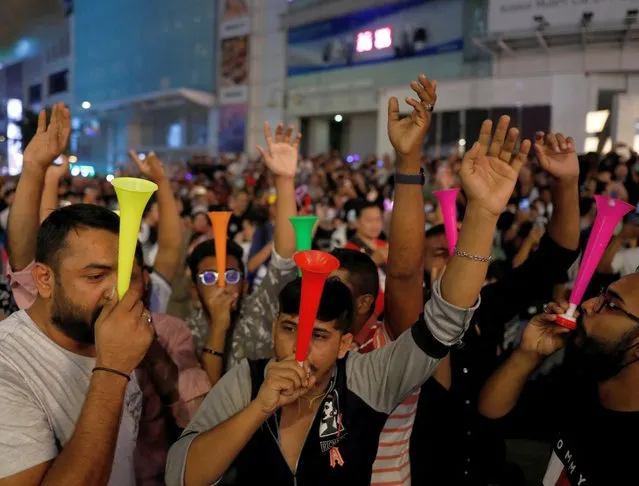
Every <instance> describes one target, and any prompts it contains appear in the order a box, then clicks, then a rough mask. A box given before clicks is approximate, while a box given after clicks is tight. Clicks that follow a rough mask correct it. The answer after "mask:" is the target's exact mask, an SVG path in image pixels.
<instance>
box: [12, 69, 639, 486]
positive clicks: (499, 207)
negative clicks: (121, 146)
mask: <svg viewBox="0 0 639 486" xmlns="http://www.w3.org/2000/svg"><path fill="white" fill-rule="evenodd" d="M410 86H411V89H412V90H413V92H414V97H413V98H407V100H406V102H407V103H408V105H409V106H410V107H411V109H412V111H411V113H410V114H409V115H408V116H405V117H402V116H400V110H399V102H398V100H396V99H394V98H393V99H391V100H390V102H389V123H388V136H389V138H390V141H391V142H392V144H393V147H394V148H395V154H393V156H390V155H385V156H383V157H382V158H381V159H378V158H377V157H374V156H367V157H362V158H361V160H353V159H352V158H348V159H347V160H345V159H344V158H342V156H341V155H340V154H339V153H337V152H329V153H326V154H321V155H312V156H308V157H300V154H299V145H300V140H301V137H302V134H299V133H298V134H296V133H294V130H293V128H292V127H291V128H286V127H285V126H284V125H283V124H279V125H278V126H277V127H275V129H274V130H273V129H272V128H271V127H270V126H269V124H268V123H265V126H264V134H265V142H266V143H265V146H264V147H258V149H259V152H260V154H261V156H260V157H259V158H257V159H250V158H248V157H245V156H238V157H236V158H227V157H221V158H220V160H219V161H218V162H219V163H218V164H217V165H206V166H202V165H188V164H185V165H179V166H178V165H176V166H165V165H164V164H163V163H162V161H161V160H160V158H159V157H158V156H157V155H156V154H154V153H149V154H139V153H137V151H133V150H132V151H131V154H130V155H131V162H130V164H128V165H126V166H123V167H122V169H121V170H120V172H119V174H118V175H122V176H135V177H144V178H147V179H149V180H151V181H152V182H154V183H156V184H157V186H158V190H157V192H156V194H155V195H154V196H153V197H152V199H151V200H150V202H149V203H148V205H147V207H146V209H145V211H144V214H143V217H142V222H141V225H140V232H139V241H138V246H137V248H136V252H135V262H134V266H133V272H132V277H131V285H130V289H129V291H128V292H127V293H126V294H125V295H124V296H123V297H122V299H118V296H117V292H116V290H115V286H116V280H117V272H118V233H119V216H118V213H117V211H118V209H119V208H118V201H117V198H116V195H115V191H114V189H113V186H112V185H111V183H110V181H107V180H106V179H101V178H83V177H71V176H70V174H69V161H68V159H67V158H66V157H64V156H63V155H61V154H63V152H64V150H65V147H66V145H67V141H68V137H69V133H70V129H71V127H70V115H69V111H68V109H67V108H66V107H64V106H63V105H61V104H58V105H56V106H54V107H53V110H52V113H51V116H50V120H47V118H46V114H45V113H44V112H43V113H41V114H40V118H39V122H38V131H37V133H36V135H35V137H34V138H33V140H32V141H31V143H30V144H29V145H28V146H27V147H26V149H25V151H24V166H23V170H22V173H21V175H20V176H19V177H17V178H5V179H4V180H3V181H2V184H1V189H0V197H1V198H2V205H3V207H2V208H0V209H1V212H0V228H1V229H2V253H3V259H2V261H3V268H2V272H1V275H2V276H1V278H0V305H1V308H0V312H1V313H2V316H0V317H1V318H2V319H3V320H2V321H1V322H0V457H1V459H0V486H5V485H6V486H9V485H10V486H14V485H20V486H23V485H26V486H29V485H40V484H46V485H65V486H66V485H106V484H109V485H113V486H116V485H117V486H127V485H135V484H137V485H142V486H145V485H148V486H153V485H160V484H168V485H169V486H173V485H187V486H191V485H208V484H228V485H233V484H237V485H256V484H268V485H271V484H272V485H278V486H279V485H300V486H301V485H314V484H328V483H329V482H332V483H333V484H340V485H341V484H344V485H359V484H361V485H364V484H367V485H368V484H371V485H379V486H381V485H409V484H415V485H422V484H427V485H479V486H489V485H497V486H511V485H512V486H519V485H522V486H523V485H528V484H539V483H540V482H542V484H543V485H544V486H558V485H560V486H565V485H572V486H577V485H585V486H588V485H606V486H607V485H622V484H628V485H630V484H634V483H635V482H636V473H635V472H634V463H633V458H634V457H635V456H636V455H637V453H639V448H638V447H637V445H636V440H634V438H633V433H634V432H635V431H637V430H639V387H637V386H636V385H637V382H638V380H639V362H638V361H639V273H637V268H638V267H639V246H637V242H638V238H639V210H638V211H637V212H634V213H631V214H630V215H628V216H627V217H626V218H625V219H624V221H623V222H622V223H620V224H619V226H618V227H617V229H616V230H615V234H614V236H613V238H612V240H611V242H610V243H609V245H608V246H607V248H606V250H605V252H604V255H603V257H602V259H601V261H600V262H599V266H598V268H597V271H596V273H595V276H594V277H593V279H592V281H591V283H590V285H589V287H588V289H587V291H586V295H585V297H584V303H583V304H582V306H581V307H580V310H579V312H580V314H579V317H578V319H577V324H578V325H577V329H576V330H575V331H569V330H568V329H566V328H564V327H562V326H559V325H557V324H556V322H555V319H556V316H557V315H559V314H562V313H563V312H564V311H565V310H566V308H567V307H566V301H567V300H568V296H569V295H570V290H571V287H572V284H573V282H574V279H575V276H576V272H577V269H578V267H579V264H580V259H581V256H580V255H581V254H582V252H583V250H584V248H585V245H586V243H587V241H588V238H589V236H590V232H591V230H592V227H593V223H594V220H595V215H596V205H595V200H594V196H595V195H599V194H606V195H608V196H610V197H612V198H616V199H621V200H624V201H627V202H629V203H631V204H633V205H637V203H638V202H639V156H638V155H637V154H636V153H634V152H633V151H632V150H630V149H629V148H628V147H626V146H624V145H618V146H616V147H615V148H614V151H613V152H611V153H609V154H606V155H604V156H600V155H599V154H586V155H583V156H578V155H577V152H576V147H575V146H574V142H573V140H572V139H571V138H570V137H565V136H564V135H562V134H561V133H543V132H538V133H537V135H536V137H535V139H534V140H519V131H518V129H517V128H516V127H511V126H510V125H511V123H510V119H509V118H508V117H507V116H502V117H501V118H500V119H499V120H498V121H497V122H496V123H493V122H491V121H490V120H486V121H485V122H484V123H483V125H482V127H481V130H480V133H479V134H476V137H475V138H476V140H477V142H475V143H474V144H473V145H472V147H469V148H468V150H464V148H463V147H460V149H459V150H457V151H456V152H455V153H452V154H450V156H448V157H446V158H442V159H438V160H431V159H429V158H427V157H426V156H424V155H423V153H422V151H423V146H424V140H425V137H426V136H427V134H428V130H429V128H430V121H431V115H432V111H433V109H436V101H437V95H436V89H437V83H436V82H435V81H431V80H429V79H427V78H426V77H425V76H423V75H420V76H419V77H418V79H417V80H415V81H412V82H411V83H410ZM562 128H563V127H562ZM565 128H566V130H570V129H572V127H565ZM60 160H61V161H62V162H61V163H59V162H57V161H60ZM451 188H460V189H461V191H460V192H459V194H458V196H457V201H456V206H457V215H458V231H459V234H458V239H457V243H456V245H455V246H454V247H453V248H449V243H448V239H447V237H446V231H445V227H444V224H443V214H442V208H441V207H440V205H439V204H438V200H437V198H436V196H435V194H434V193H435V191H438V190H444V189H451ZM219 210H228V211H231V212H232V216H231V220H230V222H229V226H228V235H227V241H226V270H225V272H224V275H223V278H224V280H225V282H226V286H224V287H220V286H218V285H217V283H218V280H219V279H220V278H221V277H222V276H221V275H219V274H218V268H217V257H218V256H219V255H217V250H216V244H215V241H214V234H213V230H212V226H211V221H210V219H209V215H208V213H209V212H211V211H219ZM296 215H316V216H317V223H316V225H315V228H314V230H313V247H314V248H315V249H318V250H321V251H324V252H330V253H331V254H332V255H333V256H335V257H336V258H337V259H338V260H339V262H340V268H339V269H338V270H336V271H334V272H333V273H332V274H331V275H330V276H329V279H328V280H327V283H326V285H325V287H324V291H323V293H322V296H321V300H320V304H319V310H318V314H317V319H316V321H315V324H314V328H313V334H312V337H311V344H310V347H309V353H308V356H307V359H306V361H304V363H303V365H302V366H300V364H299V363H298V362H297V361H296V360H295V359H294V354H295V349H296V334H297V326H298V319H299V314H300V296H301V291H302V286H301V279H300V278H299V276H298V269H297V267H296V265H295V263H294V261H293V255H294V254H295V252H296V243H295V242H296V239H295V232H294V228H293V226H292V224H291V223H290V222H289V218H291V217H293V216H296ZM223 246H224V245H222V247H223ZM218 247H219V245H218Z"/></svg>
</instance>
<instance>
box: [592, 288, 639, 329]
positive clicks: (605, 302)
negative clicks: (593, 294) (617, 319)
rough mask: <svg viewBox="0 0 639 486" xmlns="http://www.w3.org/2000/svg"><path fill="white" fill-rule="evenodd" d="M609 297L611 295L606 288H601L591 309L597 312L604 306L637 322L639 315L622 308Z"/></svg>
mask: <svg viewBox="0 0 639 486" xmlns="http://www.w3.org/2000/svg"><path fill="white" fill-rule="evenodd" d="M610 299H611V297H610V296H609V295H608V291H607V289H601V293H600V294H599V297H597V300H596V301H595V305H594V306H593V308H592V310H593V311H594V312H595V313H597V314H598V313H599V312H601V311H602V310H603V309H604V307H605V308H606V309H608V310H609V311H611V312H619V313H620V314H623V315H624V316H626V317H627V318H628V319H630V320H632V321H634V322H636V323H638V324H639V317H637V316H635V315H634V314H631V313H630V312H628V311H626V310H624V309H622V308H621V307H620V306H618V305H617V304H615V303H614V302H612V301H611V300H610Z"/></svg>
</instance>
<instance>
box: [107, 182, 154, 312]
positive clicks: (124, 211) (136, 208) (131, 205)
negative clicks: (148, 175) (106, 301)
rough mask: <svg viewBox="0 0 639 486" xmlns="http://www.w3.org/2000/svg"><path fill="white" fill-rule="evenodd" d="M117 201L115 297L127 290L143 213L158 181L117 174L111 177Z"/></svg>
mask: <svg viewBox="0 0 639 486" xmlns="http://www.w3.org/2000/svg"><path fill="white" fill-rule="evenodd" d="M111 184H113V188H114V189H115V194H116V195H117V196H118V203H119V204H120V240H119V249H118V297H119V298H120V300H121V299H122V297H123V296H124V294H126V291H127V290H129V285H130V284H131V272H132V271H133V260H134V258H135V247H136V245H137V244H138V233H139V232H140V222H141V221H142V213H143V212H144V208H145V207H146V205H147V203H148V202H149V199H151V195H152V194H153V193H154V192H155V191H157V190H158V186H157V184H155V183H153V182H150V181H147V180H145V179H136V178H135V177H117V178H115V179H113V181H111Z"/></svg>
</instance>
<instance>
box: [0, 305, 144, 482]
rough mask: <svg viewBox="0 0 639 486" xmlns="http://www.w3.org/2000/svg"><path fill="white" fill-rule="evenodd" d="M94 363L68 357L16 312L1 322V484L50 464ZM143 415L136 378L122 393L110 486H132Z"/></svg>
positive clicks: (78, 408) (71, 427) (67, 437)
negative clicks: (26, 471) (134, 455)
mask: <svg viewBox="0 0 639 486" xmlns="http://www.w3.org/2000/svg"><path fill="white" fill-rule="evenodd" d="M94 366H95V358H87V357H85V356H80V355H77V354H73V353H70V352H69V351H66V350H65V349H63V348H61V347H60V346H58V345H57V344H55V343H54V342H53V341H51V340H50V339H49V338H48V337H47V336H45V335H44V333H42V331H41V330H40V329H39V328H38V326H37V325H36V324H35V323H34V322H33V321H32V320H31V318H30V317H29V316H28V315H27V313H26V311H19V312H16V313H14V314H12V315H11V316H9V317H8V318H7V319H5V320H4V321H2V322H0V478H3V477H7V476H12V475H14V474H16V473H19V472H21V471H24V470H26V469H30V468H32V467H34V466H37V465H38V464H41V463H43V462H46V461H50V460H51V459H53V458H55V457H56V456H57V455H58V453H59V449H58V447H59V446H61V447H62V448H64V446H65V444H67V443H68V442H69V440H70V439H71V437H72V435H73V431H74V430H75V424H76V422H77V420H78V418H79V416H80V411H81V409H82V405H83V403H84V399H85V397H86V394H87V392H88V389H89V380H90V379H91V370H92V369H93V367H94ZM141 413H142V391H141V390H140V387H139V386H138V383H137V380H136V379H135V373H134V374H133V376H132V377H131V381H130V382H129V385H128V386H127V389H126V396H125V399H124V406H123V411H122V418H121V421H120V430H119V433H118V441H117V445H116V449H115V457H114V461H113V468H112V470H111V478H110V480H109V485H111V486H129V485H132V486H133V485H135V470H134V467H133V451H134V449H135V444H136V441H137V435H138V426H139V420H140V415H141Z"/></svg>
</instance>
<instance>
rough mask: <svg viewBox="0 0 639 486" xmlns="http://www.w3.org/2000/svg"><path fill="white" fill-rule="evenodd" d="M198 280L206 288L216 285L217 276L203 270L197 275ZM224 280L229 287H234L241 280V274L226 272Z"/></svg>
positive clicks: (212, 272)
mask: <svg viewBox="0 0 639 486" xmlns="http://www.w3.org/2000/svg"><path fill="white" fill-rule="evenodd" d="M198 278H199V279H200V282H202V285H206V286H207V287H208V286H211V285H215V284H216V283H217V280H218V278H219V274H218V273H217V272H215V271H213V270H205V271H204V272H202V273H200V274H199V275H198ZM224 280H225V281H226V283H228V284H229V285H236V284H238V283H240V280H242V272H240V271H239V270H227V271H226V272H224Z"/></svg>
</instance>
